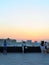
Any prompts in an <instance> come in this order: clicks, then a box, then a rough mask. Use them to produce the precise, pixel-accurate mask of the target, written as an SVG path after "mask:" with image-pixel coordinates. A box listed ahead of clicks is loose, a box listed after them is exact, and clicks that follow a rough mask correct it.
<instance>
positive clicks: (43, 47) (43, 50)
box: [40, 41, 45, 53]
mask: <svg viewBox="0 0 49 65" xmlns="http://www.w3.org/2000/svg"><path fill="white" fill-rule="evenodd" d="M40 48H41V52H42V53H44V52H45V45H44V41H41V45H40Z"/></svg>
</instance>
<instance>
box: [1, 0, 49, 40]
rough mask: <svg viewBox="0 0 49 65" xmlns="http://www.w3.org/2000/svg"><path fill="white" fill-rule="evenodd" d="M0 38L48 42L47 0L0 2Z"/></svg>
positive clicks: (48, 8) (48, 15)
mask: <svg viewBox="0 0 49 65" xmlns="http://www.w3.org/2000/svg"><path fill="white" fill-rule="evenodd" d="M0 38H14V39H17V40H32V41H35V40H37V41H38V40H49V0H0Z"/></svg>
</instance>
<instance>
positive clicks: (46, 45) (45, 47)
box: [44, 42, 48, 53]
mask: <svg viewBox="0 0 49 65" xmlns="http://www.w3.org/2000/svg"><path fill="white" fill-rule="evenodd" d="M44 45H45V53H47V46H48V44H47V42H45V44H44Z"/></svg>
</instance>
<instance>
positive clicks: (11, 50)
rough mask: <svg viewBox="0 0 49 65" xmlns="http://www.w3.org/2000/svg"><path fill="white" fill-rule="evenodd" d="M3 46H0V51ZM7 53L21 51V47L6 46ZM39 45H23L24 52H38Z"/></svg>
mask: <svg viewBox="0 0 49 65" xmlns="http://www.w3.org/2000/svg"><path fill="white" fill-rule="evenodd" d="M3 50H4V47H0V52H3ZM7 52H8V53H22V52H23V51H22V47H7ZM40 52H41V50H40V47H27V48H25V47H24V53H40Z"/></svg>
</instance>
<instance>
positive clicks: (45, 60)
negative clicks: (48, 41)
mask: <svg viewBox="0 0 49 65" xmlns="http://www.w3.org/2000/svg"><path fill="white" fill-rule="evenodd" d="M0 65H49V54H46V55H45V54H42V53H26V54H24V53H8V54H7V55H4V54H3V53H0Z"/></svg>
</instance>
